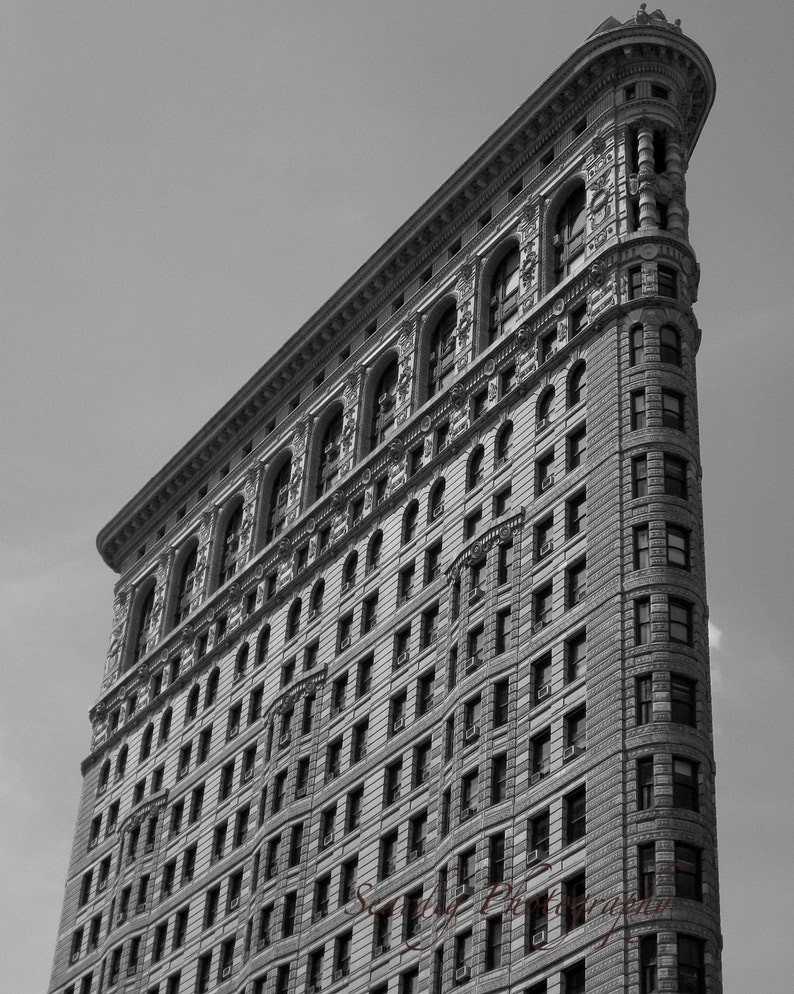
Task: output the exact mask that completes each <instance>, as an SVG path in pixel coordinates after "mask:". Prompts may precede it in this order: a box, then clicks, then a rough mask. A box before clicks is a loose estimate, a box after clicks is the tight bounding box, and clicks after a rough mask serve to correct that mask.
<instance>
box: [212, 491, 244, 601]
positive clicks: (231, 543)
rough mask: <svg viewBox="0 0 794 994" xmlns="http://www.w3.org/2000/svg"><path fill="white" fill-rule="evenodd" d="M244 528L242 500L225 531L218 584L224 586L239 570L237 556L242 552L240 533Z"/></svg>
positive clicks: (233, 512) (227, 523)
mask: <svg viewBox="0 0 794 994" xmlns="http://www.w3.org/2000/svg"><path fill="white" fill-rule="evenodd" d="M242 528H243V505H242V502H240V503H239V504H238V505H237V507H236V508H235V509H234V511H232V513H231V515H230V517H229V520H228V521H227V522H226V528H225V529H224V531H223V543H222V546H221V565H220V570H219V572H218V586H219V587H222V586H223V585H224V583H228V581H229V580H231V578H232V577H233V576H234V574H235V573H236V572H237V556H238V555H239V553H240V533H241V531H242Z"/></svg>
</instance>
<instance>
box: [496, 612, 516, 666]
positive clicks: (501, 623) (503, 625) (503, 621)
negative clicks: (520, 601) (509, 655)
mask: <svg viewBox="0 0 794 994" xmlns="http://www.w3.org/2000/svg"><path fill="white" fill-rule="evenodd" d="M511 648H512V621H511V612H510V608H509V607H507V608H503V609H502V610H500V611H497V613H496V654H497V655H499V654H501V653H503V652H508V651H509V650H510V649H511Z"/></svg>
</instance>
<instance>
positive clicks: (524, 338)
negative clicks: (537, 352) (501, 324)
mask: <svg viewBox="0 0 794 994" xmlns="http://www.w3.org/2000/svg"><path fill="white" fill-rule="evenodd" d="M516 337H517V339H518V347H519V348H520V349H522V350H523V351H524V352H526V350H527V349H528V348H529V342H530V339H529V335H528V334H527V330H526V328H522V329H521V331H519V333H518V335H517V336H516Z"/></svg>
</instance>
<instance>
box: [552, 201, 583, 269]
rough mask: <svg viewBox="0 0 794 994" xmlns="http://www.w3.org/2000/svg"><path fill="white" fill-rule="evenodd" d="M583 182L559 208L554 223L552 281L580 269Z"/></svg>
mask: <svg viewBox="0 0 794 994" xmlns="http://www.w3.org/2000/svg"><path fill="white" fill-rule="evenodd" d="M585 207H586V196H585V189H584V184H583V183H582V184H580V185H579V186H577V188H576V189H575V190H574V191H573V193H572V194H571V195H570V196H569V197H568V199H567V200H566V201H565V203H564V204H563V205H562V207H561V208H560V210H559V213H558V214H557V218H556V220H555V223H554V238H553V242H552V244H553V245H554V282H555V284H556V283H561V282H562V281H563V280H564V279H565V277H566V276H570V275H571V273H575V272H576V271H577V270H578V269H581V267H582V265H583V264H584V240H585V219H586V210H585Z"/></svg>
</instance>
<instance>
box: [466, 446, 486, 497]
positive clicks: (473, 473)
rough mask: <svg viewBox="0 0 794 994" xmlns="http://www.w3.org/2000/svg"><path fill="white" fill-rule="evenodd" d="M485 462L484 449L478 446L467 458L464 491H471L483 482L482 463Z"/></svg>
mask: <svg viewBox="0 0 794 994" xmlns="http://www.w3.org/2000/svg"><path fill="white" fill-rule="evenodd" d="M484 462H485V449H484V448H483V447H482V446H481V445H478V446H477V448H476V449H475V450H474V452H472V454H471V456H470V457H469V465H468V466H467V467H466V489H467V490H473V489H474V488H475V487H478V486H479V485H480V484H481V483H482V481H483V463H484Z"/></svg>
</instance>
